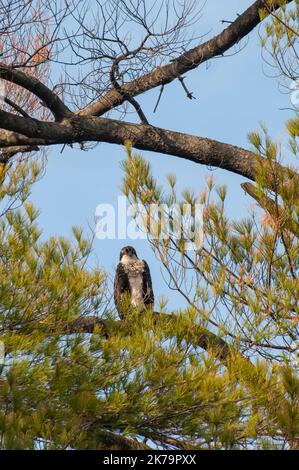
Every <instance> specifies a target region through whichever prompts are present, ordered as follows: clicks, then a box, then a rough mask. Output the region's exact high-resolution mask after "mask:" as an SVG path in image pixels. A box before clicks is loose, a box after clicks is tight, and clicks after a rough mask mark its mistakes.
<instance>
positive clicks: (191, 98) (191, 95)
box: [178, 77, 196, 100]
mask: <svg viewBox="0 0 299 470" xmlns="http://www.w3.org/2000/svg"><path fill="white" fill-rule="evenodd" d="M184 78H185V77H178V79H179V81H180V82H181V85H182V87H183V89H184V91H185V92H186V95H187V98H189V100H196V98H195V96H194V95H193V93H191V92H190V91H189V90H188V88H187V87H186V85H185V82H184Z"/></svg>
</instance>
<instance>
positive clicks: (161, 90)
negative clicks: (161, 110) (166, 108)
mask: <svg viewBox="0 0 299 470" xmlns="http://www.w3.org/2000/svg"><path fill="white" fill-rule="evenodd" d="M163 91H164V85H161V88H160V93H159V96H158V101H157V103H156V106H155V109H154V113H155V112H156V111H157V108H158V106H159V103H160V99H161V96H162V93H163Z"/></svg>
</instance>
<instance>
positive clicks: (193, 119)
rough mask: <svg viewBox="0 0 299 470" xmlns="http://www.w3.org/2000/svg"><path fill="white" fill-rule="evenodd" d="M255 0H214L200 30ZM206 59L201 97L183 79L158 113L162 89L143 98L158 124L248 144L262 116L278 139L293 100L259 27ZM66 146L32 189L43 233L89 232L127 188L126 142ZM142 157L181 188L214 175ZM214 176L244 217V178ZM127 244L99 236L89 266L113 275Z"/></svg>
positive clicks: (146, 250) (52, 155) (198, 76)
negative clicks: (266, 55) (97, 213)
mask: <svg viewBox="0 0 299 470" xmlns="http://www.w3.org/2000/svg"><path fill="white" fill-rule="evenodd" d="M252 2H253V0H242V1H240V0H238V1H236V0H230V1H229V2H227V1H223V0H208V1H207V3H206V6H205V9H204V15H203V17H202V18H201V20H200V21H199V23H198V29H199V32H200V33H201V32H207V31H210V33H209V37H212V36H213V35H214V34H216V33H217V32H219V31H220V30H221V29H223V25H222V24H221V20H222V19H227V20H232V19H234V18H235V17H236V14H237V13H241V12H242V11H243V10H245V9H246V8H247V7H248V6H250V5H251V4H252ZM207 65H208V67H207V66H206V64H204V65H203V66H202V67H200V68H198V69H196V70H195V71H193V72H191V73H189V74H188V75H187V78H186V84H187V85H188V88H189V89H190V90H191V91H192V92H193V93H194V95H195V96H196V98H197V99H196V100H192V101H190V100H188V99H187V98H186V96H185V94H184V92H183V90H182V88H181V86H180V85H179V83H178V82H177V81H176V82H175V83H172V84H170V85H168V86H167V87H166V89H165V91H164V94H163V96H162V99H161V102H160V105H159V108H158V112H157V113H156V114H153V108H154V105H155V103H156V100H157V97H158V93H159V90H158V89H155V90H152V91H151V92H150V93H148V94H147V95H145V96H144V97H142V98H140V97H139V101H140V103H142V105H143V110H144V111H145V114H146V115H147V117H148V119H149V121H150V122H151V123H152V124H153V125H157V126H160V127H164V128H168V129H172V130H179V131H182V132H186V133H189V134H194V135H199V136H203V137H210V138H213V139H216V140H220V141H223V142H228V143H231V144H234V145H239V146H241V147H247V148H249V144H248V141H247V133H248V132H250V131H253V130H257V129H259V123H260V122H263V123H265V124H266V125H267V127H268V129H269V132H270V134H271V136H272V137H273V138H275V139H280V138H281V137H282V136H283V133H284V123H285V121H286V119H288V118H289V117H291V114H290V113H289V112H287V111H281V110H280V108H287V107H289V106H290V103H289V96H287V95H284V94H282V93H281V92H280V91H279V88H278V83H277V82H276V80H275V79H273V78H269V77H268V76H267V75H266V73H265V63H264V62H263V59H262V57H261V49H260V47H259V36H258V29H256V30H255V31H254V32H253V33H251V34H250V36H249V40H248V44H247V45H246V47H245V49H244V50H242V51H241V52H240V53H239V54H237V55H233V56H231V57H226V58H219V59H214V60H212V61H211V62H209V63H208V64H207ZM268 72H269V70H268ZM130 118H131V116H129V117H128V118H127V120H129V119H130ZM60 150H61V147H54V148H51V149H50V152H49V156H48V163H47V168H46V174H45V176H44V177H43V178H42V179H41V181H39V182H38V183H37V184H36V185H35V186H34V188H33V191H32V196H31V200H32V202H33V203H34V204H35V205H36V206H37V207H39V208H40V209H41V215H40V218H39V223H40V226H41V227H42V228H43V229H44V237H48V236H50V235H53V234H56V235H64V236H67V235H70V233H71V227H72V226H74V225H80V226H82V227H83V228H84V229H85V230H86V231H87V232H89V227H94V217H93V214H94V210H95V208H96V206H97V205H98V204H100V203H111V204H113V205H116V203H117V197H118V196H119V195H120V194H121V190H120V186H121V180H122V171H121V168H120V162H121V160H123V159H124V158H125V153H124V150H123V148H122V147H120V146H117V145H109V144H100V145H98V146H97V147H96V148H95V149H94V150H91V151H88V152H84V151H80V150H79V149H70V148H66V149H65V150H64V152H63V153H62V154H61V153H60ZM144 156H145V157H146V158H147V159H148V160H149V161H150V163H151V165H152V169H153V173H154V175H155V176H156V177H157V178H158V179H159V181H161V182H163V181H165V175H166V174H169V173H176V174H177V180H178V185H179V188H181V189H183V188H185V187H190V188H194V189H195V190H196V191H198V192H200V191H201V189H202V188H203V186H204V183H205V177H206V176H207V175H209V174H210V171H209V170H208V168H207V167H205V166H200V165H196V164H194V163H191V162H188V161H185V160H182V159H178V158H176V157H171V156H165V155H160V154H154V153H150V152H148V153H144ZM213 175H214V177H215V178H216V182H217V183H218V184H224V183H225V184H226V185H227V186H228V200H227V207H228V213H229V214H230V215H231V217H234V218H237V217H242V216H244V215H245V214H246V211H248V209H249V208H250V207H252V204H253V202H252V200H251V199H249V197H248V196H245V195H244V193H243V191H242V190H241V189H240V183H242V182H243V181H244V179H243V178H241V177H239V176H237V175H233V174H231V173H228V172H226V171H223V170H219V169H217V170H216V171H213ZM126 244H132V242H131V241H130V240H128V241H124V240H104V241H103V240H101V241H100V240H97V239H95V242H94V255H93V257H92V258H91V260H90V263H91V265H92V264H94V263H99V264H100V266H101V267H103V268H104V269H105V270H106V271H107V272H109V273H111V274H113V270H114V269H115V266H116V264H117V262H118V256H119V251H120V248H121V247H122V246H124V245H126ZM133 244H134V246H135V247H136V249H137V252H138V254H139V256H140V257H142V258H145V259H147V261H148V263H149V265H150V268H151V271H152V276H153V284H154V290H155V294H156V297H159V296H160V295H161V294H163V295H165V296H167V297H168V298H169V299H170V303H169V307H170V308H171V305H173V306H177V305H178V304H177V298H176V297H175V296H174V295H173V294H172V292H170V291H169V290H168V289H167V286H165V284H164V282H163V279H162V276H161V273H160V266H159V264H158V262H157V260H156V259H155V258H154V256H153V254H152V252H151V250H150V247H149V245H148V243H147V242H146V241H143V240H140V241H136V242H134V243H133ZM179 305H181V306H183V305H184V304H183V303H179Z"/></svg>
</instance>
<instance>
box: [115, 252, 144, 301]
mask: <svg viewBox="0 0 299 470" xmlns="http://www.w3.org/2000/svg"><path fill="white" fill-rule="evenodd" d="M121 262H122V264H123V267H124V270H125V272H126V273H127V275H128V279H129V283H130V288H131V305H132V307H135V308H137V307H142V306H143V304H144V302H143V273H144V263H143V261H142V260H139V259H134V258H131V257H129V256H123V257H122V260H121Z"/></svg>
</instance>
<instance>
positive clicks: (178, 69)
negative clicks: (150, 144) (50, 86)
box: [80, 0, 293, 116]
mask: <svg viewBox="0 0 299 470" xmlns="http://www.w3.org/2000/svg"><path fill="white" fill-rule="evenodd" d="M292 1H293V0H286V3H291V2H292ZM265 3H266V0H257V1H256V2H254V4H253V5H252V6H251V7H249V8H248V9H247V10H246V11H245V12H244V13H243V14H241V15H239V16H238V18H237V19H236V20H235V21H234V22H233V23H232V24H231V25H230V26H228V28H226V29H225V30H224V31H222V33H220V34H218V35H217V36H215V37H214V38H212V39H210V40H209V41H207V42H205V43H204V44H201V45H199V46H197V47H195V48H193V49H191V50H188V51H186V52H184V53H183V54H182V55H181V56H179V57H178V58H177V59H175V60H173V61H172V62H171V63H170V64H167V65H165V66H163V67H157V68H156V69H155V70H153V71H152V72H150V73H148V74H147V75H144V76H142V77H141V78H138V79H136V80H134V81H133V82H130V83H127V84H125V85H124V86H123V87H122V90H121V92H120V90H118V89H115V88H114V89H112V90H109V91H108V92H107V93H106V94H105V95H104V96H103V97H102V98H101V99H100V100H99V101H98V102H96V103H93V104H91V105H90V106H88V107H86V108H85V109H83V110H82V111H80V114H81V115H85V116H92V115H93V116H101V115H103V114H105V113H106V112H107V111H109V110H111V109H113V108H115V107H116V106H119V105H120V104H122V103H123V102H124V101H125V99H126V97H127V96H130V97H134V96H137V95H140V94H142V93H144V92H146V91H148V90H151V89H153V88H155V87H157V86H160V85H166V84H167V83H170V82H172V81H173V80H175V79H177V78H178V77H180V76H181V75H183V74H184V73H186V72H189V71H190V70H193V69H195V68H196V67H198V66H199V65H201V64H203V63H205V62H207V61H208V60H210V59H212V58H213V57H216V56H219V55H222V54H224V53H225V52H226V51H227V50H229V49H230V48H231V47H232V46H233V45H235V44H237V43H238V42H239V41H240V40H241V39H242V38H244V37H245V36H247V35H248V34H249V33H250V32H251V31H252V30H253V29H254V28H255V27H256V26H257V25H258V24H259V23H260V22H261V17H260V10H261V9H262V8H263V7H264V6H265ZM280 6H281V2H280V1H279V0H273V3H272V10H276V9H278V8H280Z"/></svg>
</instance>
